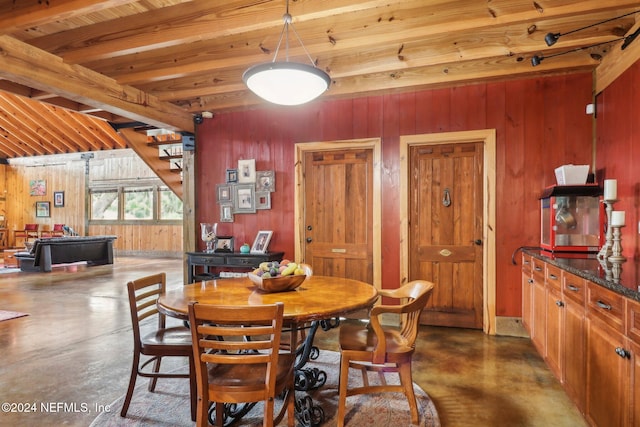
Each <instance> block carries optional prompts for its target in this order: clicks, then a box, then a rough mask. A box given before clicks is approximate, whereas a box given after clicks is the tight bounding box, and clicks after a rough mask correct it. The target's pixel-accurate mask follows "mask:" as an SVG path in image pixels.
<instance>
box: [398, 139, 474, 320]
mask: <svg viewBox="0 0 640 427" xmlns="http://www.w3.org/2000/svg"><path fill="white" fill-rule="evenodd" d="M409 155H410V159H409V165H410V178H409V186H410V188H409V195H410V200H409V280H414V279H426V280H430V281H433V282H434V283H435V284H436V286H435V288H434V291H433V294H432V297H431V299H430V300H429V303H428V305H427V307H426V309H425V310H424V312H423V314H422V318H421V321H422V323H424V324H429V325H439V326H453V327H464V328H479V329H480V328H482V322H483V313H482V307H483V301H482V293H483V282H482V280H483V264H482V250H483V245H482V231H483V219H482V208H483V194H482V191H483V188H482V182H483V144H482V142H471V143H459V144H442V145H415V146H411V149H410V152H409Z"/></svg>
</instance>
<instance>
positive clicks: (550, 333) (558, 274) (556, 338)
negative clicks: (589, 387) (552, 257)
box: [545, 264, 564, 381]
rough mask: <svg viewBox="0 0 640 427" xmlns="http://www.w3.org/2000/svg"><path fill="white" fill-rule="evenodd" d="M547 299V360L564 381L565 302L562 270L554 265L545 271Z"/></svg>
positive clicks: (557, 375)
mask: <svg viewBox="0 0 640 427" xmlns="http://www.w3.org/2000/svg"><path fill="white" fill-rule="evenodd" d="M545 288H546V298H547V329H546V332H545V338H546V358H547V365H549V367H550V368H551V370H552V371H553V373H554V374H555V375H556V377H557V378H558V379H559V380H560V381H562V380H563V378H562V371H561V367H562V360H563V354H564V352H563V342H564V340H563V330H564V329H563V326H564V302H563V300H562V293H561V292H562V270H560V269H559V268H558V267H554V266H552V265H548V264H547V266H546V269H545Z"/></svg>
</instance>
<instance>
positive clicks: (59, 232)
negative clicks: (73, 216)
mask: <svg viewBox="0 0 640 427" xmlns="http://www.w3.org/2000/svg"><path fill="white" fill-rule="evenodd" d="M63 236H64V224H53V228H52V229H51V230H44V231H42V235H41V237H63Z"/></svg>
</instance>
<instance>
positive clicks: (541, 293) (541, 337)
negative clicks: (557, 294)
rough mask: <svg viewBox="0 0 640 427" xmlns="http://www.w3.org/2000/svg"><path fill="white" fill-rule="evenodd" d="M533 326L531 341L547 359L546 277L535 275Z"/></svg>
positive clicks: (533, 277)
mask: <svg viewBox="0 0 640 427" xmlns="http://www.w3.org/2000/svg"><path fill="white" fill-rule="evenodd" d="M532 279H533V304H532V310H533V325H532V328H531V329H532V330H531V340H532V341H533V345H534V346H535V347H536V349H537V350H538V353H540V355H541V356H542V357H543V358H546V357H547V349H546V341H547V338H546V329H547V291H546V288H545V285H544V276H539V275H537V274H533V276H532Z"/></svg>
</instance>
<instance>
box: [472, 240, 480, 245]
mask: <svg viewBox="0 0 640 427" xmlns="http://www.w3.org/2000/svg"><path fill="white" fill-rule="evenodd" d="M473 243H475V244H476V245H478V246H482V240H480V239H476V240H474V241H473Z"/></svg>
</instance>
